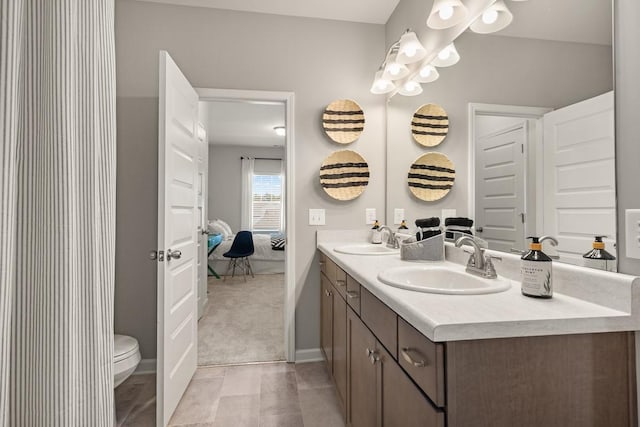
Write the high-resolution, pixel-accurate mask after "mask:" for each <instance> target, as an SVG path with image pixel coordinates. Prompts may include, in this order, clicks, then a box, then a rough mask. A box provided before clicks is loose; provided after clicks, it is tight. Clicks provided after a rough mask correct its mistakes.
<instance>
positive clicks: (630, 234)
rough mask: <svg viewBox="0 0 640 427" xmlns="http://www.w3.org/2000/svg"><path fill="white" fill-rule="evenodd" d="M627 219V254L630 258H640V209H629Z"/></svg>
mask: <svg viewBox="0 0 640 427" xmlns="http://www.w3.org/2000/svg"><path fill="white" fill-rule="evenodd" d="M625 220H626V221H625V229H626V231H625V236H626V240H627V251H626V252H627V254H626V255H627V257H628V258H635V259H640V209H627V210H626V211H625Z"/></svg>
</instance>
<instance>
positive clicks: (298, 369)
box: [116, 362, 344, 427]
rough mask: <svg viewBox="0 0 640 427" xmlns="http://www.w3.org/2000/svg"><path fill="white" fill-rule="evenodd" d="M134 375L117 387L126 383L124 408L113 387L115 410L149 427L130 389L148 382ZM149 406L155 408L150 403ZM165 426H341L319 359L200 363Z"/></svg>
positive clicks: (128, 421)
mask: <svg viewBox="0 0 640 427" xmlns="http://www.w3.org/2000/svg"><path fill="white" fill-rule="evenodd" d="M138 377H141V376H133V377H130V378H129V379H128V380H127V382H125V383H124V384H123V385H122V386H121V387H125V390H123V391H122V392H120V395H121V397H125V398H126V399H125V401H126V402H128V405H126V407H125V406H122V405H121V404H120V402H119V400H118V390H117V391H116V399H117V401H118V402H117V407H118V413H120V415H122V414H124V413H125V412H126V413H127V414H133V415H134V416H133V418H132V417H131V415H129V417H126V419H125V420H124V421H123V422H122V424H120V423H119V425H121V426H140V427H143V426H150V427H152V426H153V423H152V422H150V420H149V419H148V418H147V417H146V416H145V415H146V414H147V413H148V412H147V410H145V408H141V404H140V402H142V401H143V400H144V399H142V398H140V400H139V401H137V400H135V398H134V397H133V395H134V390H133V389H137V390H139V391H144V390H146V389H145V386H141V385H140V384H141V383H144V384H147V383H146V382H144V381H142V380H136V378H138ZM130 382H131V383H130ZM129 383H130V384H129ZM119 389H120V387H119ZM134 401H136V402H138V403H133V402H134ZM152 406H153V409H154V410H155V404H154V405H152ZM132 408H135V409H132ZM136 409H137V412H136ZM140 409H142V410H140ZM127 410H128V412H127ZM118 419H119V420H120V416H118ZM169 425H170V426H174V427H178V426H179V427H214V426H215V427H224V426H232V427H245V426H247V427H248V426H256V427H258V426H265V427H268V426H274V427H276V426H277V427H344V423H343V420H342V416H341V414H340V407H339V403H338V400H337V398H336V395H335V389H334V387H333V383H332V382H331V378H330V377H329V375H328V373H327V370H326V368H325V365H324V362H315V363H301V364H296V365H294V364H287V363H267V364H255V365H237V366H215V367H200V368H198V370H197V371H196V374H195V376H194V378H193V380H192V381H191V384H189V387H188V388H187V391H186V392H185V395H184V396H183V398H182V400H181V402H180V404H179V405H178V408H177V409H176V411H175V413H174V415H173V418H172V419H171V422H170V424H169Z"/></svg>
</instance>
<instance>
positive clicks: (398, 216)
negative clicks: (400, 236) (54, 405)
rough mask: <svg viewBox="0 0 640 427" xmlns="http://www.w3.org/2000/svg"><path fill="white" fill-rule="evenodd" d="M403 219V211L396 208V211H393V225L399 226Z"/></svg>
mask: <svg viewBox="0 0 640 427" xmlns="http://www.w3.org/2000/svg"><path fill="white" fill-rule="evenodd" d="M405 219H406V218H405V217H404V209H399V208H396V209H394V210H393V223H394V224H396V225H399V224H400V223H401V222H402V221H403V220H405Z"/></svg>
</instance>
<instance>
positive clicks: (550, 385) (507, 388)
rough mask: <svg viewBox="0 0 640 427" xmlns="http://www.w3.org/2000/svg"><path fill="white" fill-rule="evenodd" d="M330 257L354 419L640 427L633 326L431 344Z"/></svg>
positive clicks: (343, 387)
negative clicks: (627, 329)
mask: <svg viewBox="0 0 640 427" xmlns="http://www.w3.org/2000/svg"><path fill="white" fill-rule="evenodd" d="M322 257H324V255H322ZM324 259H325V264H324V266H326V267H327V269H326V270H327V271H329V272H331V274H332V276H333V282H332V281H331V280H330V278H329V277H328V276H327V275H326V274H325V273H324V272H323V273H322V274H321V276H322V280H321V282H322V302H321V311H322V326H321V329H322V333H321V337H322V349H323V352H324V354H325V357H326V360H327V366H328V369H329V372H330V373H331V375H332V376H333V379H334V381H335V384H336V390H337V395H338V397H339V399H340V402H341V404H342V405H343V409H344V411H345V414H344V415H345V417H346V418H345V419H346V422H347V426H354V427H380V426H382V427H396V426H403V427H405V426H407V427H412V426H422V427H432V426H435V427H444V426H445V424H446V426H447V427H467V426H473V427H485V426H486V427H503V426H504V427H512V426H516V425H517V426H519V427H520V426H522V427H539V426H545V427H555V426H557V427H570V426H576V427H582V426H594V427H599V426H606V427H618V426H620V427H622V426H624V427H630V426H636V425H637V404H636V366H635V340H634V334H633V333H632V332H607V333H594V334H577V335H550V336H540V337H513V338H499V339H498V338H496V339H482V340H466V341H450V342H445V343H434V342H432V341H431V340H429V339H428V338H426V337H425V336H424V335H422V334H421V333H420V332H419V331H418V330H416V329H415V328H414V327H413V326H411V325H410V324H409V323H408V322H407V321H405V320H404V319H402V318H401V317H400V316H398V315H397V314H396V313H395V312H394V311H393V310H392V309H390V308H389V307H388V306H386V305H385V304H384V303H383V302H382V301H380V300H379V299H378V298H377V297H376V296H375V295H373V294H372V293H371V292H369V291H368V290H367V289H365V288H364V287H362V286H360V285H359V284H358V283H357V281H355V280H354V279H353V278H352V277H350V276H348V275H346V274H345V276H342V274H343V273H344V271H343V270H342V269H340V267H338V266H337V265H336V264H335V263H333V262H332V261H331V260H329V259H328V258H327V257H325V258H324ZM338 277H339V278H342V277H344V283H345V285H346V286H344V292H340V291H339V290H338V286H336V283H337V278H338ZM349 295H351V298H350V297H349Z"/></svg>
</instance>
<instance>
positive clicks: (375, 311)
mask: <svg viewBox="0 0 640 427" xmlns="http://www.w3.org/2000/svg"><path fill="white" fill-rule="evenodd" d="M360 318H361V319H362V321H363V322H364V323H365V324H366V325H367V326H368V327H369V329H371V332H373V334H374V335H375V336H376V337H377V338H378V341H380V342H381V343H382V345H384V346H385V347H386V349H387V351H388V352H389V353H390V354H391V356H393V358H394V359H396V360H397V359H398V315H397V314H396V313H395V312H394V311H393V310H391V309H390V308H389V307H387V306H386V305H385V304H384V303H383V302H382V301H380V300H379V299H378V298H376V297H375V296H373V294H372V293H371V292H369V291H368V290H367V289H366V288H365V287H363V286H361V287H360Z"/></svg>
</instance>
